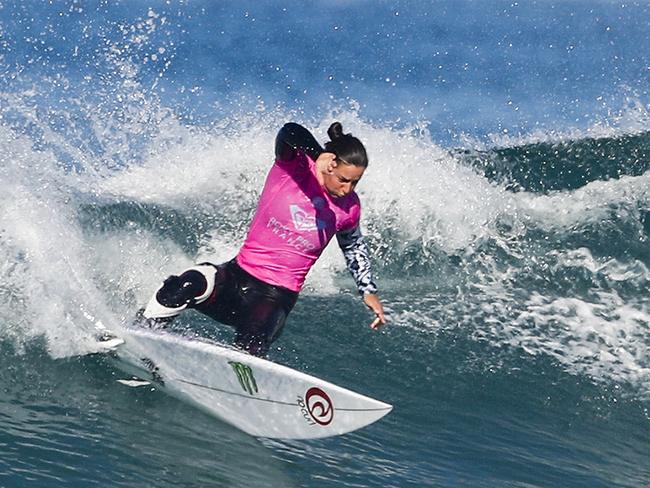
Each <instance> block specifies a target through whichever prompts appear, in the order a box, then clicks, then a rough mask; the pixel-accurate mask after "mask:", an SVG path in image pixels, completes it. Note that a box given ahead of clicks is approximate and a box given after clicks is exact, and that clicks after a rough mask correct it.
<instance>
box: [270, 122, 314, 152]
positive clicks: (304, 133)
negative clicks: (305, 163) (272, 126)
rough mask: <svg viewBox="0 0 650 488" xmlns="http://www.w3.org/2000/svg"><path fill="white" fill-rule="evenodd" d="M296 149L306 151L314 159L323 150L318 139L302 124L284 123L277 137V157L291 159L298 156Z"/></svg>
mask: <svg viewBox="0 0 650 488" xmlns="http://www.w3.org/2000/svg"><path fill="white" fill-rule="evenodd" d="M296 150H298V151H302V152H304V153H305V154H306V155H307V156H309V157H310V158H311V159H313V160H314V161H315V160H316V159H318V156H320V155H321V153H322V152H323V148H322V147H321V145H320V144H319V143H318V141H317V140H316V139H315V138H314V136H312V135H311V132H309V131H308V130H307V129H305V128H304V127H303V126H302V125H299V124H296V123H294V122H289V123H288V124H284V127H282V129H280V132H278V135H277V137H276V138H275V157H276V158H277V159H280V160H282V161H289V160H291V159H293V158H294V157H295V156H296Z"/></svg>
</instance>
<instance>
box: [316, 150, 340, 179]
mask: <svg viewBox="0 0 650 488" xmlns="http://www.w3.org/2000/svg"><path fill="white" fill-rule="evenodd" d="M336 166H337V164H336V154H334V153H331V152H324V153H321V155H320V156H318V159H317V160H316V168H317V169H318V171H319V172H320V173H323V174H325V173H331V172H332V170H333V169H334V168H336Z"/></svg>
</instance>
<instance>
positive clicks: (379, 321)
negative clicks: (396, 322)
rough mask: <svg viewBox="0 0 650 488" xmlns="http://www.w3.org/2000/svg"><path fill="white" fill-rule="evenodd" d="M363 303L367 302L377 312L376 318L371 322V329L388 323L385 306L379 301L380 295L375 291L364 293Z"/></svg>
mask: <svg viewBox="0 0 650 488" xmlns="http://www.w3.org/2000/svg"><path fill="white" fill-rule="evenodd" d="M363 303H365V304H366V305H367V306H368V308H369V309H370V310H372V311H373V312H375V320H373V321H372V323H371V324H370V328H371V329H375V330H376V329H379V327H381V326H382V325H384V324H385V323H386V316H385V315H384V307H383V305H382V304H381V302H380V301H379V297H378V296H377V295H375V294H374V293H366V294H364V295H363Z"/></svg>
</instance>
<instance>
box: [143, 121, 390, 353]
mask: <svg viewBox="0 0 650 488" xmlns="http://www.w3.org/2000/svg"><path fill="white" fill-rule="evenodd" d="M327 133H328V135H329V137H330V141H329V142H327V143H326V144H325V149H323V148H322V147H321V146H320V144H319V143H318V142H317V141H316V139H315V138H314V136H312V134H311V133H310V132H309V131H308V130H307V129H305V128H304V127H302V126H300V125H298V124H295V123H288V124H286V125H285V126H284V127H282V129H281V130H280V131H279V133H278V135H277V138H276V141H275V157H276V161H275V164H274V165H273V166H272V168H271V170H270V172H269V174H268V176H267V179H266V183H265V184H264V189H263V190H262V194H261V196H260V201H259V203H258V206H257V210H256V212H255V216H254V217H253V220H252V222H251V225H250V229H249V231H248V235H247V237H246V240H245V242H244V244H243V245H242V247H241V249H240V251H239V253H238V254H237V256H236V257H235V258H234V259H233V260H231V261H229V262H227V263H224V264H220V265H214V264H212V263H201V264H198V265H197V266H194V267H192V268H190V269H188V270H186V271H184V272H183V273H181V274H180V275H178V276H176V275H174V276H170V277H169V278H167V279H166V280H165V281H164V283H163V284H162V285H161V286H160V288H158V290H156V292H155V293H154V295H153V297H152V298H151V300H150V301H149V303H148V305H147V307H146V308H145V309H144V310H143V311H142V316H143V317H144V319H145V320H146V322H147V323H148V325H149V326H153V327H156V326H159V325H163V324H165V323H166V322H168V321H170V320H171V319H173V318H174V317H176V316H177V315H178V314H179V313H180V312H182V311H183V310H185V309H187V308H193V309H195V310H198V311H199V312H202V313H204V314H205V315H207V316H209V317H211V318H213V319H215V320H217V321H219V322H222V323H225V324H228V325H231V326H233V327H234V328H235V334H236V335H235V345H236V346H237V347H239V348H241V349H243V350H245V351H248V352H249V353H250V354H253V355H256V356H264V355H266V353H267V351H268V350H269V347H270V345H271V343H272V342H273V341H275V340H276V339H277V338H278V337H279V335H280V332H281V331H282V328H283V326H284V323H285V321H286V318H287V315H288V314H289V312H290V311H291V309H292V308H293V306H294V304H295V303H296V300H297V298H298V293H299V292H300V289H301V288H302V285H303V283H304V281H305V278H306V276H307V273H308V272H309V270H310V268H311V267H312V266H313V265H314V263H315V262H316V260H317V259H318V257H319V256H320V255H321V253H322V252H323V250H324V249H325V247H326V246H327V244H328V243H329V241H330V240H331V239H332V237H333V236H334V235H336V238H337V241H338V244H339V246H340V248H341V250H342V251H343V255H344V257H345V261H346V264H347V268H348V269H349V271H350V273H351V274H352V276H353V278H354V280H355V281H356V285H357V289H358V290H359V293H360V294H361V295H362V296H363V301H364V303H365V304H366V305H367V306H368V307H369V308H370V309H371V310H372V311H373V312H374V314H375V318H374V320H373V321H372V323H371V324H370V326H371V327H372V328H373V329H377V328H379V327H380V326H381V325H382V324H385V323H386V317H385V315H384V310H383V307H382V304H381V301H380V300H379V298H378V296H377V287H376V286H375V284H374V282H373V279H372V273H371V268H370V259H369V256H368V248H367V246H366V244H365V242H364V240H363V236H362V234H361V230H360V227H359V218H360V213H361V206H360V202H359V197H358V196H357V194H356V193H355V191H354V188H355V186H356V185H357V183H358V182H359V180H360V179H361V177H362V176H363V173H364V172H365V170H366V167H367V166H368V157H367V155H366V150H365V148H364V146H363V144H362V143H361V141H359V139H357V138H356V137H353V136H352V135H351V134H344V133H343V127H342V126H341V124H340V123H339V122H334V123H333V124H332V125H331V126H330V128H329V129H328V131H327Z"/></svg>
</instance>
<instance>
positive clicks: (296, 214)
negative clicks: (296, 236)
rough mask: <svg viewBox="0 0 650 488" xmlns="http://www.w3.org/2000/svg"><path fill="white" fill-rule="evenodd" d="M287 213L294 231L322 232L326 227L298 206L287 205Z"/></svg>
mask: <svg viewBox="0 0 650 488" xmlns="http://www.w3.org/2000/svg"><path fill="white" fill-rule="evenodd" d="M289 211H290V212H291V218H292V219H293V225H294V227H295V228H296V230H322V229H325V228H326V227H327V224H326V222H324V221H323V220H320V219H317V218H316V217H315V216H313V215H309V214H308V213H307V212H305V211H304V210H303V209H302V208H300V207H299V206H298V205H289Z"/></svg>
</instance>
